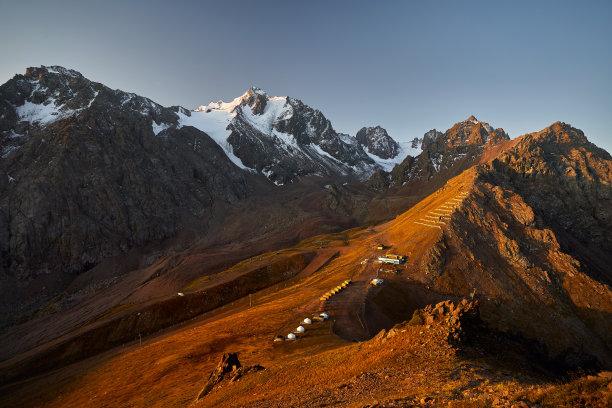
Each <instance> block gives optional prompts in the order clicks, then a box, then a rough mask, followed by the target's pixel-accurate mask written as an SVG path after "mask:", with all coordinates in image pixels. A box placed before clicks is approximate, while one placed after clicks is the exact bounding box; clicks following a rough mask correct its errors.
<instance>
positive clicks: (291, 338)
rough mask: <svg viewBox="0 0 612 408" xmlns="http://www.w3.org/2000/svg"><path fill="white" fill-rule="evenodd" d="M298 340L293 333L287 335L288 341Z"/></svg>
mask: <svg viewBox="0 0 612 408" xmlns="http://www.w3.org/2000/svg"><path fill="white" fill-rule="evenodd" d="M296 338H297V337H295V334H293V333H289V334H288V335H287V340H295V339H296Z"/></svg>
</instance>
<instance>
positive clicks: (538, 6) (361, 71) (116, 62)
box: [0, 0, 612, 152]
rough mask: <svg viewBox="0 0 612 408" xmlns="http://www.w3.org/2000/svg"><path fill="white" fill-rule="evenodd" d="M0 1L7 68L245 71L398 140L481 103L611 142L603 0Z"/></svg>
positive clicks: (144, 80) (219, 86)
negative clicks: (379, 128) (561, 124)
mask: <svg viewBox="0 0 612 408" xmlns="http://www.w3.org/2000/svg"><path fill="white" fill-rule="evenodd" d="M170 3H171V2H161V1H152V0H150V1H98V2H89V1H83V0H81V1H61V0H60V1H36V0H29V1H12V0H11V1H9V0H1V1H0V38H1V40H0V82H5V81H6V80H8V79H10V78H11V77H12V76H13V75H14V74H15V73H23V72H24V70H25V68H26V67H28V66H38V65H62V66H65V67H67V68H73V69H76V70H78V71H80V72H81V73H83V75H85V76H86V77H88V78H90V79H92V80H95V81H98V82H102V83H104V84H106V85H108V86H110V87H112V88H119V89H123V90H126V91H131V92H135V93H138V94H141V95H144V96H147V97H149V98H151V99H153V100H155V101H157V102H159V103H161V104H163V105H166V106H169V105H182V106H184V107H187V108H194V107H197V106H198V105H201V104H205V103H208V102H210V101H216V100H220V99H221V100H231V99H232V98H234V97H236V96H238V95H241V94H242V93H243V92H244V91H245V90H246V89H247V88H248V87H250V86H251V85H255V86H258V87H260V88H263V89H264V90H266V91H267V92H268V93H269V94H270V95H289V96H293V97H296V98H299V99H302V100H303V101H304V102H305V103H307V104H309V105H311V106H312V107H315V108H318V109H320V110H321V111H323V113H324V114H325V115H326V116H327V117H328V118H329V119H330V120H331V121H332V123H333V125H334V127H335V128H336V130H338V131H342V132H348V133H351V134H355V132H356V131H357V130H358V129H359V128H361V127H362V126H373V125H377V124H380V125H381V126H383V127H385V128H387V130H388V131H389V133H390V134H391V136H393V137H394V138H396V139H398V140H409V139H412V138H413V137H415V136H422V134H423V133H424V132H425V131H427V130H429V129H431V128H437V129H440V130H446V129H447V128H449V127H450V126H451V125H452V124H453V123H455V122H457V121H460V120H463V119H465V118H467V117H468V116H469V115H471V114H474V115H475V116H476V117H477V118H478V119H480V120H484V121H487V122H489V123H490V124H491V125H493V126H494V127H503V128H504V129H506V131H508V132H509V133H510V136H511V137H516V136H519V135H521V134H523V133H526V132H530V131H537V130H540V129H542V128H544V127H546V126H548V125H550V124H551V123H553V122H555V121H557V120H561V121H564V122H567V123H570V124H572V125H574V126H575V127H578V128H580V129H582V130H583V131H584V132H585V134H586V135H587V137H588V138H589V139H590V140H591V141H593V142H594V143H596V144H597V145H599V146H601V147H604V148H605V149H606V150H608V151H610V152H612V23H611V21H612V2H611V1H584V2H581V1H574V2H567V1H525V2H514V1H513V2H509V1H508V2H498V1H482V2H476V1H474V2H463V1H461V2H459V1H449V2H445V1H363V2H361V1H332V0H327V1H317V0H308V1H299V2H297V1H294V2H291V1H265V0H260V1H238V0H234V1H215V2H212V1H211V2H205V1H187V0H185V1H181V2H172V4H170Z"/></svg>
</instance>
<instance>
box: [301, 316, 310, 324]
mask: <svg viewBox="0 0 612 408" xmlns="http://www.w3.org/2000/svg"><path fill="white" fill-rule="evenodd" d="M302 323H304V324H312V319H309V318H308V317H307V318H305V319H304V320H302Z"/></svg>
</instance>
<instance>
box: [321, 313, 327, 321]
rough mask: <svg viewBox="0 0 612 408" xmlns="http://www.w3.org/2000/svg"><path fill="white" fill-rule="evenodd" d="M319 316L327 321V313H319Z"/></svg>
mask: <svg viewBox="0 0 612 408" xmlns="http://www.w3.org/2000/svg"><path fill="white" fill-rule="evenodd" d="M319 316H321V317H322V318H323V320H327V319H329V315H328V314H327V313H321V314H320V315H319Z"/></svg>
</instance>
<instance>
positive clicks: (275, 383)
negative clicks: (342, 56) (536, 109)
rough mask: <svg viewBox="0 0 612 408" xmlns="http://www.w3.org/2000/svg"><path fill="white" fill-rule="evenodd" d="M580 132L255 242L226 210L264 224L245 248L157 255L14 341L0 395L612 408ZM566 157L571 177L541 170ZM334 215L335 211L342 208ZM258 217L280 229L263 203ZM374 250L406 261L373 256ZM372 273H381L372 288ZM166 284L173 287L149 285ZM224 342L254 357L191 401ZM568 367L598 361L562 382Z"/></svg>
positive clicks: (608, 294)
mask: <svg viewBox="0 0 612 408" xmlns="http://www.w3.org/2000/svg"><path fill="white" fill-rule="evenodd" d="M578 132H579V131H578ZM580 134H581V132H580ZM580 134H578V133H576V130H575V129H573V128H569V127H567V125H564V124H555V125H553V126H551V127H550V128H547V129H545V130H543V131H542V132H538V133H537V134H531V135H525V136H523V137H522V138H520V139H518V140H516V141H512V142H508V143H503V144H502V145H501V146H499V147H498V148H497V151H496V154H490V155H489V156H488V157H487V158H486V159H487V160H485V159H484V158H483V160H482V162H481V164H480V165H479V166H477V167H472V168H469V169H467V170H466V171H464V172H463V173H461V174H459V175H458V176H456V177H454V178H452V179H450V180H448V182H446V183H442V184H443V185H442V186H441V188H439V189H438V190H436V191H435V192H433V193H432V194H428V195H427V197H426V198H424V199H422V200H420V201H418V202H416V203H415V204H414V205H411V206H409V207H410V209H409V210H407V211H406V212H404V213H402V214H400V215H398V216H396V217H395V218H394V219H392V220H390V221H388V222H384V223H380V224H378V225H372V226H367V227H358V228H353V229H350V230H345V231H343V232H335V233H331V234H324V235H319V236H316V237H313V238H309V239H306V240H303V241H301V242H299V243H298V244H297V245H294V246H291V245H293V244H294V242H291V243H290V244H289V245H287V248H286V249H283V250H274V251H271V252H264V251H262V250H261V249H263V248H265V244H264V243H261V246H259V247H257V246H256V245H255V248H253V247H250V246H249V245H248V244H249V243H257V242H258V241H257V235H256V234H257V232H258V231H259V232H260V231H261V228H264V229H265V226H266V225H267V224H266V223H265V222H261V219H262V218H261V217H260V218H259V219H258V220H251V219H250V218H253V217H244V218H240V220H244V221H246V222H249V221H250V222H252V224H251V225H253V226H257V227H258V228H259V229H255V231H253V232H252V234H253V235H250V236H249V235H247V236H245V239H246V241H245V243H244V245H243V246H242V245H238V244H236V245H235V246H233V247H232V246H230V245H229V242H226V241H224V239H223V237H228V238H229V237H231V236H232V233H229V232H228V233H227V235H223V234H222V233H221V234H220V235H219V236H220V237H221V238H220V240H219V242H220V243H225V244H228V246H227V247H223V249H222V250H220V251H219V252H214V251H210V252H208V251H207V250H204V248H207V249H209V248H210V247H206V246H204V245H203V246H202V247H199V248H198V247H196V248H193V249H190V250H187V251H184V252H181V253H180V254H178V255H176V256H174V257H172V256H170V257H164V258H162V259H161V260H160V261H158V262H156V263H154V264H153V265H151V266H148V267H146V268H143V269H142V270H139V271H138V273H135V274H134V275H133V276H134V278H133V279H135V280H134V282H135V283H132V284H130V285H126V287H128V288H129V290H127V289H126V292H125V293H123V296H120V295H119V294H117V295H116V296H117V301H116V302H114V304H115V305H117V307H116V308H115V309H113V310H108V309H104V307H102V306H100V309H99V310H97V311H95V312H92V310H91V309H93V306H92V307H90V308H88V307H86V306H82V308H81V310H80V311H76V312H75V313H76V314H75V316H74V317H72V318H66V323H64V324H65V326H64V327H63V328H62V329H61V330H58V333H60V332H61V333H66V332H67V333H68V334H66V335H64V336H65V337H63V338H62V337H60V338H57V339H56V340H54V341H53V342H51V343H49V342H47V343H44V344H38V343H36V342H35V341H33V340H27V341H29V345H30V346H29V347H23V348H22V349H21V353H20V349H19V348H17V349H15V350H13V351H12V354H19V356H17V357H13V359H11V360H7V361H4V362H2V363H0V368H1V371H2V373H3V382H4V383H5V384H4V385H3V386H2V387H1V388H0V395H2V399H1V401H2V402H0V406H7V407H9V406H48V407H55V406H57V407H60V406H61V407H72V406H74V407H77V406H78V407H84V406H92V407H93V406H95V407H101V406H108V407H111V406H122V407H123V406H125V407H130V406H133V407H139V406H159V407H162V406H163V407H167V406H202V407H204V406H228V407H229V406H236V407H237V406H241V407H242V406H252V407H264V406H326V405H338V406H360V407H363V406H380V407H387V406H423V405H431V406H457V407H460V406H512V405H516V406H519V407H520V406H586V405H587V404H588V405H590V406H601V407H604V406H609V405H610V403H612V396H611V392H612V391H611V387H612V386H610V385H609V384H610V378H609V377H610V374H608V373H606V372H603V373H602V374H601V375H596V374H595V373H597V372H599V371H601V370H602V369H608V370H609V369H610V368H612V350H611V346H610V345H611V344H612V338H611V334H610V333H612V327H611V324H612V323H611V322H612V319H610V316H612V291H611V290H610V286H609V279H610V275H609V272H607V271H606V270H605V268H604V267H603V266H602V264H603V261H602V258H600V257H599V255H600V254H602V255H601V256H603V260H607V257H609V252H606V251H608V250H609V248H610V247H609V245H610V239H609V232H610V224H609V222H610V217H609V215H608V214H610V211H611V201H610V198H611V197H612V196H610V195H609V194H610V185H612V180H611V178H610V175H611V174H612V173H611V172H610V168H611V163H612V160H611V159H610V156H609V155H607V154H605V152H603V153H602V152H600V151H598V150H596V149H593V147H592V146H590V145H589V144H588V142H586V139H584V140H582V139H581V138H580ZM553 139H554V140H555V142H554V143H553V142H550V143H549V145H547V144H546V141H547V140H553ZM532 140H536V142H537V143H539V146H542V147H541V151H538V150H537V149H534V148H533V146H531V145H530V143H531V141H532ZM553 148H554V149H556V150H555V151H554V153H555V154H550V153H551V149H553ZM524 150H529V154H527V152H525V151H524ZM483 156H484V155H483ZM521 157H529V160H526V161H522V159H520V158H521ZM517 158H518V159H517ZM504 164H505V166H506V167H504ZM576 169H582V170H580V173H578V172H577V171H576ZM570 170H573V171H574V173H572V172H571V171H570ZM560 172H562V173H563V174H565V175H566V177H568V178H567V179H565V181H563V182H561V183H552V182H551V181H550V178H558V176H559V173H560ZM571 177H574V179H571ZM529 179H532V181H533V183H535V184H533V183H527V180H529ZM351 189H352V190H353V191H355V189H357V190H358V189H359V187H351V186H338V188H337V190H336V191H329V190H327V191H323V194H326V195H327V194H331V196H332V197H334V194H336V196H335V197H334V198H333V199H335V200H336V201H337V202H338V203H341V202H343V201H344V203H353V204H355V203H357V202H358V201H355V200H358V198H359V195H357V194H352V195H351V194H345V192H346V191H350V190H351ZM424 189H425V187H424ZM540 192H542V193H540ZM318 194H320V193H318ZM577 194H580V195H581V197H582V199H580V200H578V199H576V196H577ZM328 197H329V195H328ZM338 197H342V200H338ZM414 199H415V196H413V197H407V196H404V197H403V198H398V199H397V204H400V203H401V202H404V203H407V202H409V201H410V200H414ZM555 200H556V201H555ZM296 202H299V203H301V205H302V207H301V208H302V209H303V208H308V206H316V205H319V204H318V203H320V201H315V200H300V199H299V198H297V197H296ZM367 202H368V203H369V204H368V205H370V206H376V205H379V204H373V203H376V202H377V201H376V199H374V198H372V197H371V196H370V199H369V200H367ZM381 202H384V200H383V199H380V200H379V201H378V203H381ZM595 202H596V205H595V206H594V207H589V206H590V205H591V206H592V203H595ZM572 203H573V204H572ZM387 204H388V202H387ZM393 205H395V204H393ZM393 205H390V206H387V207H385V206H384V205H381V206H380V207H379V208H383V207H384V208H386V211H391V210H389V209H390V208H395V207H393ZM257 208H258V207H253V211H254V212H253V213H250V214H254V213H255V212H256V211H255V210H256V209H257ZM292 208H296V207H292ZM336 208H348V206H346V204H345V206H344V207H342V206H339V207H336ZM371 208H374V207H371ZM548 208H554V213H550V211H549V213H546V210H547V209H548ZM589 208H595V209H596V210H595V211H591V212H589ZM246 213H247V214H249V213H248V210H247V211H246ZM372 213H373V214H375V213H376V211H372ZM382 213H384V211H382V210H381V212H379V214H382ZM319 214H320V213H319ZM335 214H338V212H336V213H335ZM347 214H348V215H347V218H346V220H347V226H351V223H352V222H355V223H356V221H357V218H353V219H352V220H351V217H350V214H351V213H350V212H347ZM386 214H388V213H386ZM570 214H575V215H577V217H576V218H577V220H579V222H572V223H569V222H570V221H571V220H572V218H571V217H570ZM266 216H267V217H270V218H268V219H269V220H271V221H270V223H271V224H274V221H272V219H273V217H274V212H273V211H271V212H269V213H266ZM315 218H316V217H313V224H314V223H316V222H322V223H324V222H325V218H318V219H315ZM238 219H239V218H237V220H238ZM264 219H266V218H265V217H264ZM337 219H338V218H336V220H337ZM237 222H238V221H237ZM285 222H287V223H288V224H285V225H286V226H287V228H286V229H284V231H285V232H284V233H283V234H284V235H283V234H281V235H283V236H284V237H285V238H286V237H288V236H290V237H291V238H289V239H287V241H285V242H289V241H291V240H294V239H295V240H297V239H299V238H300V231H304V230H303V229H301V230H293V235H288V233H287V231H291V228H292V225H298V224H292V223H291V221H290V220H289V221H287V220H286V221H285ZM313 224H310V225H313ZM300 225H308V223H305V224H300ZM337 225H339V224H335V225H334V228H337ZM219 228H220V231H222V230H223V228H224V227H219ZM232 228H237V225H232V223H229V224H228V225H227V227H226V231H227V229H230V230H231V229H232ZM313 230H315V229H313ZM236 231H238V229H237V230H236ZM277 231H278V230H277ZM311 231H312V230H311ZM279 234H280V233H279ZM270 236H274V235H273V234H272V235H264V236H263V237H261V238H260V239H262V240H265V239H269V237H270ZM572 237H574V238H572ZM249 239H252V241H249ZM572 239H574V240H575V241H576V242H574V241H572ZM260 242H261V241H260ZM282 242H283V241H282V240H280V239H277V240H269V241H268V243H269V244H270V245H280V244H281V243H282ZM381 244H382V245H384V246H385V249H384V250H379V249H377V247H378V246H379V245H381ZM258 249H259V250H258ZM250 251H253V252H250ZM262 252H263V253H262ZM237 253H238V254H240V255H237V257H238V256H244V258H242V257H241V258H239V259H238V258H235V259H234V258H232V254H234V255H235V254H237ZM385 253H394V254H401V255H404V256H406V257H407V261H406V262H405V263H403V264H401V265H397V266H386V265H381V264H379V263H375V260H376V259H377V257H379V256H382V255H384V254H385ZM207 255H209V256H210V258H206V256H207ZM225 255H227V256H228V258H224V256H225ZM253 255H255V256H253ZM220 258H221V259H222V260H223V262H227V264H224V263H223V262H221V261H220ZM245 258H247V259H245ZM206 259H208V260H209V261H208V262H210V263H209V264H208V268H202V267H201V266H202V265H203V264H206V261H205V260H206ZM242 259H245V260H242ZM240 260H242V261H241V262H238V261H240ZM365 260H369V261H367V262H366V261H365ZM213 262H217V263H216V264H214V263H213ZM214 265H216V266H214ZM198 266H200V269H198ZM215 268H217V269H215ZM179 271H181V273H179ZM158 272H159V273H160V274H159V276H155V274H156V273H158ZM147 274H148V275H147ZM128 276H129V275H128ZM151 277H155V279H160V280H158V281H155V279H150V278H151ZM376 277H378V278H379V279H382V284H380V285H376V286H375V285H372V283H371V281H372V279H373V278H376ZM126 279H127V278H126ZM349 279H350V280H351V281H352V282H351V283H350V284H349V285H348V286H347V287H346V288H344V289H341V290H340V291H339V292H338V293H337V294H335V295H333V296H331V297H330V298H329V300H327V301H325V302H322V301H321V300H320V298H321V296H322V295H323V294H325V293H327V292H328V291H330V290H331V289H333V288H335V287H337V286H338V285H340V284H341V283H342V282H344V281H345V280H349ZM168 285H170V286H171V287H172V292H171V293H172V295H167V293H168V292H165V293H166V295H165V296H161V297H159V296H158V294H160V293H163V291H164V290H167V286H168ZM172 285H174V286H172ZM113 288H114V287H113ZM164 288H165V289H164ZM109 289H112V288H109ZM112 290H116V289H112ZM179 292H180V294H179ZM109 293H112V292H109ZM93 299H95V297H93V298H92V302H94V300H93ZM100 299H101V298H100ZM211 299H212V300H211ZM214 299H218V301H217V302H218V303H214V301H213V300H214ZM461 299H469V300H470V301H471V300H472V299H475V300H477V301H478V316H479V318H478V319H477V320H469V321H465V322H463V321H462V320H461V317H457V319H458V320H453V318H455V316H454V315H450V316H446V315H444V313H446V312H444V313H443V312H439V313H438V312H435V313H438V314H435V313H434V312H433V311H435V310H438V308H442V309H440V310H443V309H444V307H442V306H435V305H439V303H440V302H443V301H447V300H449V301H452V302H454V303H453V304H459V303H460V301H461ZM98 302H101V300H98ZM85 304H86V303H83V305H85ZM92 304H95V303H92ZM448 304H449V303H447V305H448ZM427 305H434V306H433V307H430V308H427ZM415 311H416V313H415ZM428 311H430V312H428ZM320 312H326V313H328V314H329V319H328V320H324V321H318V319H313V323H312V324H303V326H304V327H305V332H303V333H300V332H296V335H297V337H298V338H297V340H294V341H291V340H285V341H281V342H274V341H273V340H274V338H275V336H278V335H280V336H283V337H286V336H287V335H288V334H289V333H290V332H292V331H294V330H295V329H296V328H297V327H298V326H299V325H300V324H302V323H301V322H303V319H305V318H313V317H314V316H315V315H318V314H319V313H320ZM428 313H430V314H428ZM434 314H435V315H436V316H438V317H434ZM441 315H444V316H445V317H444V318H443V319H442V318H439V316H441ZM415 316H416V317H415ZM418 316H420V318H419V317H418ZM85 317H87V318H85ZM43 318H44V316H43V317H41V319H43ZM420 320H422V321H420ZM406 321H410V323H402V322H406ZM40 322H41V321H39V325H38V326H37V325H36V323H31V326H29V327H28V326H25V325H24V326H22V327H21V328H20V330H22V332H21V334H22V335H23V337H24V338H25V339H27V338H28V333H32V332H35V333H37V336H39V337H38V338H48V337H53V336H49V334H48V333H45V331H49V330H55V329H54V328H53V325H52V324H51V322H52V320H49V321H48V323H47V325H45V324H41V323H40ZM160 329H163V330H160ZM381 330H384V331H381ZM15 333H17V332H15ZM377 333H380V334H377ZM139 334H140V336H139ZM455 335H456V336H455ZM104 336H109V337H106V338H105V337H104ZM112 336H116V337H114V338H112ZM33 337H36V336H33ZM100 339H103V340H100ZM113 339H115V340H116V343H113V341H112V340H113ZM453 339H462V340H461V341H460V342H459V343H457V341H455V340H453ZM5 341H6V340H5ZM96 341H100V344H107V345H108V344H110V345H112V346H116V347H114V348H112V349H110V350H107V351H105V350H106V349H104V348H103V347H99V346H97V345H96V344H95V343H96ZM8 343H9V342H8V341H6V342H5V343H4V344H8ZM34 344H38V347H39V348H38V349H36V350H34V351H33V350H31V346H32V345H34ZM15 347H17V346H15ZM28 349H30V351H28V352H25V351H26V350H28ZM228 352H236V353H238V357H239V359H240V361H241V363H242V365H243V366H245V367H255V366H257V365H260V366H262V367H264V369H263V370H258V371H249V372H247V373H246V374H244V375H242V376H236V379H235V380H231V381H230V380H221V381H219V382H218V383H217V384H216V385H215V386H214V387H213V388H212V389H211V390H210V392H209V393H207V394H206V395H205V396H203V397H202V398H201V399H199V400H197V401H196V397H197V396H198V394H199V392H200V391H201V390H202V388H203V387H204V385H205V384H206V380H207V378H208V376H209V374H210V373H211V372H212V371H213V370H214V369H215V367H216V365H217V363H218V361H219V359H220V358H221V355H222V354H223V353H228ZM9 354H10V353H9ZM579 369H583V370H587V371H588V372H591V371H592V375H590V376H583V377H580V378H577V377H576V378H575V379H574V380H568V378H569V377H567V376H568V375H569V373H572V372H576V370H579ZM238 377H239V378H238ZM232 378H234V377H232ZM521 404H522V405H521Z"/></svg>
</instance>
